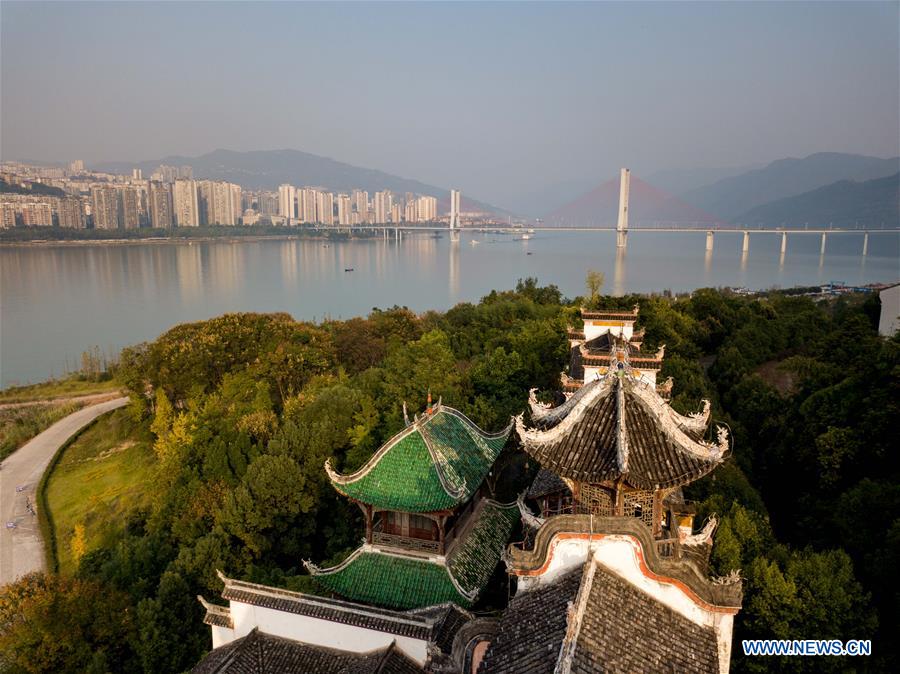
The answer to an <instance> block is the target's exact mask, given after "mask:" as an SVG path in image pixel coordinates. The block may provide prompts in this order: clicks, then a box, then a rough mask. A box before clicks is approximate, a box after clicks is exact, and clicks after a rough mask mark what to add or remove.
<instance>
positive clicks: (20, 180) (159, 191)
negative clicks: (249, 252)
mask: <svg viewBox="0 0 900 674" xmlns="http://www.w3.org/2000/svg"><path fill="white" fill-rule="evenodd" d="M0 177H2V179H3V180H4V181H5V182H6V183H7V184H8V185H9V186H11V190H13V191H16V192H20V193H15V194H13V193H9V192H8V190H6V189H5V190H4V193H3V194H0V226H2V227H16V226H42V227H49V226H58V227H71V228H75V229H85V228H91V227H93V228H95V229H107V230H112V229H136V228H139V227H153V228H157V229H166V228H170V227H199V226H204V225H241V224H243V225H253V224H257V223H260V222H263V223H271V224H276V225H299V224H315V225H325V226H342V225H344V226H351V225H359V224H388V223H424V222H434V221H436V220H437V219H438V202H437V199H436V198H435V197H433V196H428V195H416V194H413V193H411V192H407V193H405V194H402V195H401V194H394V193H392V192H391V191H389V190H382V191H380V192H375V193H373V194H371V196H370V193H369V192H367V191H365V190H361V189H354V190H352V191H350V192H349V193H338V194H335V193H334V192H330V191H328V190H326V189H323V188H320V187H308V186H305V187H295V186H294V185H287V184H285V185H281V186H280V187H279V188H278V191H277V192H273V191H266V190H260V191H247V190H242V189H241V187H240V186H239V185H236V184H234V183H230V182H225V181H218V180H198V179H195V178H194V175H193V169H192V168H191V167H190V166H168V165H165V164H163V165H160V166H158V167H157V168H156V169H155V170H154V171H153V172H152V173H151V175H150V177H149V179H147V178H145V177H144V174H143V172H142V170H141V169H134V170H133V171H132V172H131V175H116V174H110V173H101V172H96V171H89V170H86V169H85V167H84V162H83V161H81V160H75V161H73V162H71V163H69V164H68V166H67V167H65V168H61V167H37V166H31V165H27V164H21V163H18V162H4V163H3V165H2V167H0ZM456 199H457V203H458V196H457V197H456Z"/></svg>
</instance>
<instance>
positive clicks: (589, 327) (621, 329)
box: [584, 319, 634, 340]
mask: <svg viewBox="0 0 900 674" xmlns="http://www.w3.org/2000/svg"><path fill="white" fill-rule="evenodd" d="M606 332H611V333H613V334H614V335H618V336H621V337H624V338H625V339H631V335H632V334H634V321H614V320H608V321H604V320H596V321H595V320H590V319H589V320H586V321H585V322H584V338H585V339H586V340H591V339H594V337H599V336H600V335H602V334H604V333H606Z"/></svg>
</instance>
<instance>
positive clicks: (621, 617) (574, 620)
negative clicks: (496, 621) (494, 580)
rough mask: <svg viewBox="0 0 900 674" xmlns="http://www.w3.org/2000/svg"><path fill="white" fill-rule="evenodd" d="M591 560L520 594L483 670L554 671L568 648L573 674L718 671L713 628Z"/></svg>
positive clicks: (486, 673) (503, 673)
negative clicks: (586, 564) (671, 606)
mask: <svg viewBox="0 0 900 674" xmlns="http://www.w3.org/2000/svg"><path fill="white" fill-rule="evenodd" d="M590 564H594V566H593V568H586V567H585V566H578V567H576V568H575V569H573V570H572V571H569V572H568V573H567V574H565V575H564V576H561V577H560V578H559V579H557V580H556V581H555V582H554V583H552V584H550V585H546V586H539V587H537V588H534V589H532V590H529V591H526V592H521V593H520V594H517V595H516V597H515V598H513V600H512V602H510V604H509V607H508V608H507V609H506V611H504V613H503V617H502V618H501V620H500V631H499V633H498V635H497V636H496V637H495V638H494V640H493V641H492V642H491V644H490V646H489V647H488V650H487V653H486V655H485V658H484V660H483V661H482V664H481V667H480V668H479V670H478V671H479V674H549V673H550V672H554V671H556V669H557V665H558V664H559V662H560V657H561V654H562V653H563V652H564V647H566V652H567V653H568V654H569V657H570V663H569V664H570V666H571V669H570V671H571V672H573V673H575V674H593V673H596V672H628V673H629V674H641V673H644V672H646V673H648V674H658V673H660V672H691V673H694V672H697V673H701V674H702V673H707V672H708V673H709V674H717V673H718V671H719V666H718V646H717V641H716V635H715V632H714V631H713V629H712V628H709V627H701V626H699V625H697V624H695V623H693V622H691V621H690V620H688V619H687V618H685V617H684V616H682V615H680V614H678V613H676V612H675V611H673V610H672V609H670V608H669V607H668V606H666V605H664V604H661V603H659V602H658V601H656V600H655V599H653V597H651V596H650V595H648V594H645V593H644V592H642V591H640V590H638V589H637V588H635V587H634V586H632V585H631V584H630V583H628V581H626V580H624V579H623V578H621V577H620V576H618V575H616V574H615V573H613V572H612V571H610V570H608V569H607V568H606V567H604V566H603V565H602V564H596V563H594V562H590ZM586 571H590V572H591V573H586ZM585 579H587V580H586V584H583V581H585ZM585 592H586V593H587V596H586V597H585V596H584V593H585ZM582 602H583V612H581V611H579V610H578V607H579V606H580V605H581V604H582ZM567 633H568V639H569V641H568V642H566V639H567Z"/></svg>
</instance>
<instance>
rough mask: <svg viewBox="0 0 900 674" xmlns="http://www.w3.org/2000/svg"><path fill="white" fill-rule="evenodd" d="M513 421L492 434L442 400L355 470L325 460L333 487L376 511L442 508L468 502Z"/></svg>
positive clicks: (503, 443) (500, 448)
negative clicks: (343, 472)
mask: <svg viewBox="0 0 900 674" xmlns="http://www.w3.org/2000/svg"><path fill="white" fill-rule="evenodd" d="M512 427H513V422H510V424H509V425H508V426H507V427H506V428H504V429H503V430H502V431H500V432H499V433H486V432H485V431H482V430H481V429H480V428H478V426H476V425H475V423H474V422H473V421H471V420H470V419H469V418H468V417H466V416H465V415H464V414H463V413H462V412H460V411H458V410H455V409H453V408H452V407H448V406H446V405H443V404H441V403H438V405H437V406H436V407H435V408H434V410H433V411H432V412H431V413H430V414H425V415H423V416H421V417H417V418H416V420H415V421H414V422H413V423H412V424H410V425H409V426H407V427H406V428H405V429H404V430H402V431H400V432H399V433H398V434H397V435H395V436H394V437H393V438H391V439H390V440H389V441H388V442H387V443H385V444H384V445H383V446H382V447H381V448H380V449H379V450H378V451H377V452H375V454H374V455H373V456H372V458H370V459H369V460H368V461H367V462H366V464H365V465H364V466H363V467H362V468H360V469H359V470H357V471H356V472H354V473H351V474H349V475H341V474H339V473H337V472H336V471H335V470H334V469H333V468H332V467H331V460H330V459H329V460H328V461H326V462H325V471H326V472H327V473H328V477H329V479H330V480H331V484H332V486H334V488H335V489H336V490H337V491H338V492H340V493H341V494H343V495H344V496H348V497H350V498H352V499H355V500H357V501H361V502H362V503H367V504H370V505H372V506H374V507H375V509H376V510H394V511H403V512H410V513H418V512H436V511H440V510H447V509H451V508H454V507H456V506H457V505H459V504H460V503H463V502H465V501H467V500H468V499H469V498H470V497H471V496H472V494H474V493H475V491H476V490H477V489H478V487H479V486H480V485H481V483H482V482H483V481H484V478H485V476H486V475H487V474H488V471H489V470H490V469H491V466H493V465H494V461H496V460H497V457H498V456H499V455H500V451H501V450H502V449H503V446H504V445H505V444H506V439H507V437H508V436H509V434H510V432H511V431H512Z"/></svg>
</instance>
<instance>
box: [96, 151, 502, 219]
mask: <svg viewBox="0 0 900 674" xmlns="http://www.w3.org/2000/svg"><path fill="white" fill-rule="evenodd" d="M160 164H168V165H171V166H191V168H192V169H193V172H194V177H195V178H208V179H212V180H227V181H229V182H234V183H237V184H239V185H241V187H243V188H245V189H251V190H258V189H267V190H277V189H278V186H279V185H281V184H284V183H288V184H292V185H309V186H316V187H322V188H325V189H329V190H334V191H337V192H349V191H350V190H352V189H363V190H367V191H368V192H370V193H372V192H377V191H379V190H385V189H387V190H391V191H392V192H395V193H404V192H414V193H417V194H425V195H429V196H433V197H437V198H438V199H444V200H447V201H448V193H449V191H450V190H449V188H447V189H445V188H442V187H437V186H435V185H429V184H428V183H423V182H421V181H419V180H414V179H412V178H403V177H401V176H397V175H393V174H391V173H387V172H385V171H381V170H379V169H369V168H363V167H360V166H354V165H353V164H348V163H346V162H341V161H338V160H336V159H331V158H330V157H323V156H321V155H316V154H312V153H310V152H304V151H302V150H294V149H290V148H284V149H278V150H249V151H246V152H241V151H238V150H226V149H222V148H219V149H216V150H213V151H212V152H207V153H206V154H202V155H198V156H196V157H189V156H185V155H169V156H166V157H163V158H161V159H152V160H143V161H137V162H123V161H110V162H97V163H96V164H92V165H91V168H93V169H96V170H99V171H108V172H111V173H130V172H131V169H133V168H139V169H141V170H142V171H143V172H144V174H145V175H149V174H150V173H151V172H152V171H154V170H155V169H156V168H157V167H158V166H159V165H160ZM448 203H449V201H448ZM461 208H462V210H464V211H465V210H486V211H490V212H492V213H497V214H504V215H512V213H511V212H510V211H507V210H505V209H502V208H500V207H498V206H494V205H493V204H490V203H487V202H485V201H481V200H478V199H472V198H470V197H467V196H466V195H465V194H463V197H462V204H461Z"/></svg>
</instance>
